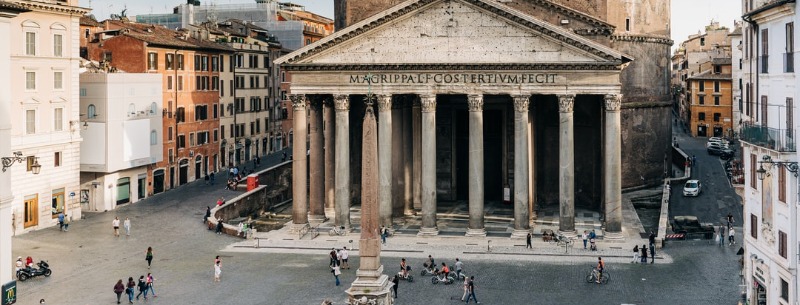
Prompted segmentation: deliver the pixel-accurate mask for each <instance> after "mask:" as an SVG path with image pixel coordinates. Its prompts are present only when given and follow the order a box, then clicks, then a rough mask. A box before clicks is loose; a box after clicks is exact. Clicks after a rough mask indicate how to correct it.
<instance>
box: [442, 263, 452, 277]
mask: <svg viewBox="0 0 800 305" xmlns="http://www.w3.org/2000/svg"><path fill="white" fill-rule="evenodd" d="M441 272H442V273H444V280H445V281H446V280H447V276H448V275H449V274H450V268H449V267H447V263H445V262H442V271H441Z"/></svg>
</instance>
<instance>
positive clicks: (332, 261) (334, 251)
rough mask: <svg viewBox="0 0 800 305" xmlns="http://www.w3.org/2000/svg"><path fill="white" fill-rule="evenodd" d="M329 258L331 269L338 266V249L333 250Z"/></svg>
mask: <svg viewBox="0 0 800 305" xmlns="http://www.w3.org/2000/svg"><path fill="white" fill-rule="evenodd" d="M328 258H329V259H330V263H328V266H329V267H333V266H334V265H336V248H331V252H330V253H328Z"/></svg>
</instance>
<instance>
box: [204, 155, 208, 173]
mask: <svg viewBox="0 0 800 305" xmlns="http://www.w3.org/2000/svg"><path fill="white" fill-rule="evenodd" d="M203 174H204V175H208V156H205V157H203Z"/></svg>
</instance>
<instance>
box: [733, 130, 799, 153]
mask: <svg viewBox="0 0 800 305" xmlns="http://www.w3.org/2000/svg"><path fill="white" fill-rule="evenodd" d="M795 134H796V132H795V131H794V130H793V129H777V128H770V127H764V126H761V125H756V124H747V123H745V124H743V125H742V132H741V134H740V135H739V138H740V139H741V140H742V141H745V142H748V143H750V144H753V145H756V146H761V147H765V148H768V149H772V150H776V151H780V152H795V151H797V145H796V143H795V140H794V138H793V136H794V135H795Z"/></svg>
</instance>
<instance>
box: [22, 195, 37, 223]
mask: <svg viewBox="0 0 800 305" xmlns="http://www.w3.org/2000/svg"><path fill="white" fill-rule="evenodd" d="M32 196H33V198H28V199H25V201H24V203H25V204H24V206H25V211H24V214H23V217H24V219H23V220H22V221H23V227H24V228H29V227H33V226H36V225H38V224H39V194H34V195H32ZM26 197H27V196H26Z"/></svg>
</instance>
